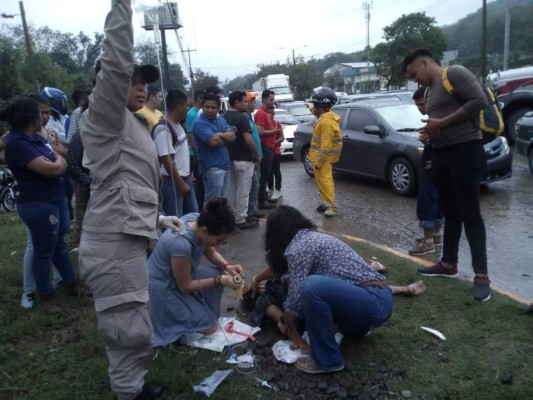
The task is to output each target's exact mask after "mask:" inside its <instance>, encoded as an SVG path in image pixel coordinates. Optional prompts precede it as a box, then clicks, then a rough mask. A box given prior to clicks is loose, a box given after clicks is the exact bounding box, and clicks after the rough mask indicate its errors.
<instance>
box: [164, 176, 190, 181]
mask: <svg viewBox="0 0 533 400" xmlns="http://www.w3.org/2000/svg"><path fill="white" fill-rule="evenodd" d="M161 176H162V177H163V179H169V180H172V177H170V176H168V175H161ZM180 176H181V177H182V178H183V179H185V178H188V177H189V176H190V175H186V176H183V175H180Z"/></svg>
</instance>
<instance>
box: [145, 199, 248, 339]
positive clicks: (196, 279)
mask: <svg viewBox="0 0 533 400" xmlns="http://www.w3.org/2000/svg"><path fill="white" fill-rule="evenodd" d="M181 220H182V221H183V222H184V223H185V230H184V231H183V232H182V233H180V232H172V231H171V230H170V229H169V230H167V231H166V232H165V233H163V235H162V236H161V238H160V239H159V241H158V242H157V245H156V246H155V249H154V251H153V252H152V254H151V256H150V258H149V260H148V275H149V286H148V291H149V293H150V308H151V312H152V324H153V327H154V346H155V347H157V346H166V345H167V344H170V343H173V342H175V341H177V340H179V339H180V338H181V337H182V336H184V335H187V334H189V333H205V334H210V333H213V332H215V331H216V329H217V320H218V317H219V314H220V298H221V297H222V290H223V287H229V288H231V289H236V288H238V287H239V284H237V283H234V281H233V277H234V276H235V275H241V274H242V272H243V271H242V267H241V266H240V265H229V263H228V262H226V260H224V258H223V257H222V255H221V254H220V253H218V252H217V251H216V250H215V247H214V246H216V245H218V244H221V243H222V242H223V241H224V240H225V238H226V236H227V234H228V233H230V232H232V231H233V229H234V228H235V218H234V216H233V212H232V210H231V208H229V207H228V205H227V201H226V199H225V198H214V199H211V200H210V201H209V203H208V204H207V207H205V209H204V210H202V212H201V213H200V214H198V213H192V214H187V215H184V216H183V217H181ZM202 255H205V256H206V258H207V259H208V260H209V261H210V262H211V263H213V264H214V265H215V267H213V266H204V265H200V259H201V258H202Z"/></svg>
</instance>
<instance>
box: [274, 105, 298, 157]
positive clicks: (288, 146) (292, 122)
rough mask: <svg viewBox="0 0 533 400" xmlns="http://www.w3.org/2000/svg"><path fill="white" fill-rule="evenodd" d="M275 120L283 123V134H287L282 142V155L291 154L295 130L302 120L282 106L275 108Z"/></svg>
mask: <svg viewBox="0 0 533 400" xmlns="http://www.w3.org/2000/svg"><path fill="white" fill-rule="evenodd" d="M274 120H275V121H278V122H280V123H281V126H282V127H283V136H285V140H284V141H283V142H282V143H281V155H282V156H288V155H291V154H292V145H293V141H294V131H295V130H296V127H297V126H298V124H299V123H300V121H298V120H297V119H296V118H294V117H293V116H292V115H291V114H290V113H289V112H288V111H287V110H284V109H280V108H276V109H275V110H274Z"/></svg>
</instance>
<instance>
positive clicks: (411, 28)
mask: <svg viewBox="0 0 533 400" xmlns="http://www.w3.org/2000/svg"><path fill="white" fill-rule="evenodd" d="M435 23H436V21H435V18H432V17H428V16H427V15H426V13H425V12H422V13H413V14H408V15H405V14H404V15H402V16H401V17H400V18H398V19H397V20H396V21H394V22H393V23H392V24H391V25H389V26H386V27H385V28H384V29H383V32H384V35H383V38H384V39H385V40H386V43H385V44H383V45H381V46H380V45H378V46H376V47H375V48H374V49H373V50H372V52H371V55H370V57H371V61H372V62H374V64H375V65H376V68H377V70H378V71H380V74H382V76H384V77H386V76H388V77H389V80H388V84H387V86H389V85H398V86H403V85H404V83H405V77H404V74H403V72H402V70H401V62H402V60H403V58H404V57H405V55H406V54H407V53H409V52H410V51H412V50H414V49H417V48H421V47H423V48H426V49H428V50H429V51H430V52H431V53H433V55H434V56H435V58H437V59H440V58H442V54H443V52H444V50H446V38H445V36H444V34H443V33H442V30H441V29H440V28H438V27H437V26H435ZM380 44H381V43H380ZM376 48H378V49H377V50H376Z"/></svg>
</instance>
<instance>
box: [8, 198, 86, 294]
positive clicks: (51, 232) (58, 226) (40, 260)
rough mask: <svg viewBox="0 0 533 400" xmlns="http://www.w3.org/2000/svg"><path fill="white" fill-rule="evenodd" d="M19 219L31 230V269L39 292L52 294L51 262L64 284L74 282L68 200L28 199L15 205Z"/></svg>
mask: <svg viewBox="0 0 533 400" xmlns="http://www.w3.org/2000/svg"><path fill="white" fill-rule="evenodd" d="M17 207H18V212H19V215H20V218H22V220H23V221H24V223H25V224H26V226H27V227H28V229H29V230H30V233H31V239H32V242H33V260H32V269H33V276H34V278H35V284H36V286H37V292H38V293H39V295H48V294H52V293H53V291H54V290H53V287H52V284H51V282H50V267H51V265H52V262H53V263H54V265H55V267H56V268H57V270H58V271H59V274H60V275H61V278H62V280H63V283H65V284H68V283H74V282H76V275H75V274H74V270H73V268H72V263H71V262H70V257H69V254H68V246H67V243H68V237H69V229H70V217H69V212H68V206H67V199H66V198H64V199H63V200H62V201H59V202H57V203H45V202H42V201H30V202H26V203H19V204H18V205H17Z"/></svg>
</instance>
